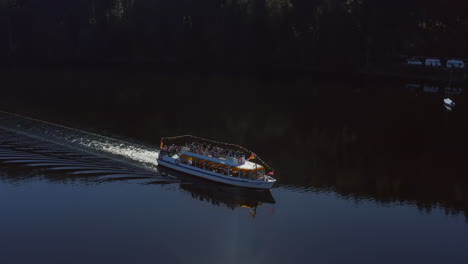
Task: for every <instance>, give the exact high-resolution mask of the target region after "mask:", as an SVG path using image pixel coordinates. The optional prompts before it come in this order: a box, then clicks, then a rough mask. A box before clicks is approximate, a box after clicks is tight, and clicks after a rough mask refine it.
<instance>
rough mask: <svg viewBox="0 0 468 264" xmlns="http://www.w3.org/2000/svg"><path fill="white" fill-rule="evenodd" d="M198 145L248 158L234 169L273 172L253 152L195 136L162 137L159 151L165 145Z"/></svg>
mask: <svg viewBox="0 0 468 264" xmlns="http://www.w3.org/2000/svg"><path fill="white" fill-rule="evenodd" d="M193 142H195V143H199V144H210V145H212V146H217V147H221V148H225V149H235V150H238V151H239V152H241V153H242V154H243V155H242V156H243V157H248V158H244V160H245V162H243V163H242V164H241V165H238V166H235V167H236V168H239V169H245V170H253V169H265V168H267V169H269V170H273V169H272V168H271V167H270V166H269V165H268V164H267V163H266V162H264V161H263V160H262V159H261V158H260V157H259V156H258V155H257V154H255V153H254V152H252V151H250V150H248V149H246V148H244V147H242V146H240V145H237V144H231V143H224V142H219V141H214V140H210V139H205V138H201V137H197V136H192V135H181V136H174V137H162V138H161V149H162V148H163V145H166V144H175V145H179V146H186V145H188V144H190V143H193ZM187 154H188V155H190V156H192V155H191V154H194V153H190V154H189V153H187ZM197 158H201V159H207V158H208V160H211V159H210V158H209V157H207V156H203V157H197ZM215 159H216V161H215V160H211V161H214V162H219V159H217V158H215ZM249 160H252V161H255V162H252V161H249ZM219 163H221V164H223V162H219Z"/></svg>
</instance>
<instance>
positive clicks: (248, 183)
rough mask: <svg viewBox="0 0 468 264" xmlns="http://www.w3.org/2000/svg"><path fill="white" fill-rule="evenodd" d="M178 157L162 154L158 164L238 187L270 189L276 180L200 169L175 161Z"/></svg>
mask: <svg viewBox="0 0 468 264" xmlns="http://www.w3.org/2000/svg"><path fill="white" fill-rule="evenodd" d="M176 160H177V161H178V159H175V158H171V157H167V156H164V157H163V159H162V160H161V159H158V165H161V166H164V167H167V168H170V169H173V170H177V171H180V172H184V173H187V174H190V175H194V176H197V177H200V178H203V179H207V180H211V181H215V182H220V183H224V184H229V185H234V186H240V187H247V188H255V189H271V188H272V187H273V184H274V183H275V182H276V181H261V180H249V179H243V178H238V177H232V176H226V175H223V174H220V173H216V172H212V171H207V170H204V169H200V168H197V167H194V166H190V165H187V164H181V163H178V162H177V163H176Z"/></svg>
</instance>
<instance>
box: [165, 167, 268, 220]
mask: <svg viewBox="0 0 468 264" xmlns="http://www.w3.org/2000/svg"><path fill="white" fill-rule="evenodd" d="M158 171H159V172H160V173H161V174H163V175H165V176H170V177H176V178H178V179H179V180H181V183H180V189H181V190H183V191H187V192H189V193H190V194H191V196H192V198H194V199H197V200H199V201H205V202H209V203H211V204H213V205H216V206H226V207H227V208H230V209H232V210H234V209H236V208H239V207H242V208H250V214H251V215H252V216H255V215H256V213H257V208H258V207H259V206H261V205H264V204H270V205H274V204H275V203H276V201H275V199H274V198H273V195H272V193H271V191H270V190H261V189H248V188H242V187H235V186H229V185H224V184H220V183H215V182H211V181H208V180H204V179H199V178H196V177H193V176H190V175H186V174H184V173H180V172H178V171H175V170H172V169H168V168H163V167H159V168H158ZM268 209H271V210H272V212H273V211H274V209H273V207H272V206H269V207H268Z"/></svg>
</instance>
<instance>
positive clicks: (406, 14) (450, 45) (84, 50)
mask: <svg viewBox="0 0 468 264" xmlns="http://www.w3.org/2000/svg"><path fill="white" fill-rule="evenodd" d="M0 7H1V11H0V36H1V37H0V58H1V61H3V62H4V63H14V64H23V65H37V64H40V65H44V64H62V63H68V64H88V63H89V64H98V63H119V64H120V63H123V64H132V65H133V64H155V65H169V64H170V65H178V66H188V67H200V66H205V67H209V68H215V67H216V68H219V67H221V68H231V69H253V68H261V67H265V68H268V67H271V68H278V69H325V70H334V71H349V70H357V69H368V68H370V67H378V66H379V65H385V64H388V63H390V62H392V61H395V60H398V59H399V58H401V56H405V55H408V56H439V57H444V58H449V57H457V58H468V16H467V15H466V14H468V2H467V1H466V0H451V1H442V0H429V1H428V0H413V1H403V0H392V1H390V0H379V1H377V0H198V1H194V0H68V1H64V0H0Z"/></svg>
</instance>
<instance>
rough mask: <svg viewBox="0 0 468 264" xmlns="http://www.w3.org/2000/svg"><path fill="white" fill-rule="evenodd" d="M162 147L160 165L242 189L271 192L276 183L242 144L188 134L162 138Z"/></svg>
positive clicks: (270, 174)
mask: <svg viewBox="0 0 468 264" xmlns="http://www.w3.org/2000/svg"><path fill="white" fill-rule="evenodd" d="M189 141H191V142H190V143H188V142H189ZM160 148H161V151H160V152H159V155H158V166H159V165H161V166H164V167H167V168H170V169H173V170H177V171H180V172H184V173H188V174H191V175H193V176H197V177H200V178H203V179H207V180H211V181H215V182H218V183H223V184H228V185H234V186H239V187H247V188H255V189H271V188H272V187H273V184H274V183H275V182H276V179H275V178H273V177H271V176H273V173H274V172H273V170H272V169H271V168H270V167H269V166H268V165H267V164H266V163H265V162H263V161H262V160H261V159H260V158H259V157H258V156H257V155H256V154H255V153H253V152H250V151H248V150H247V149H245V148H243V147H241V146H238V145H234V144H228V143H222V142H217V141H213V140H208V139H203V138H199V137H195V136H191V135H184V136H177V137H165V138H162V139H161V145H160ZM249 152H250V156H249V158H247V159H246V158H245V157H246V154H247V153H249ZM254 160H255V162H254ZM267 168H268V169H270V170H271V171H270V172H269V173H266V170H267Z"/></svg>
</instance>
